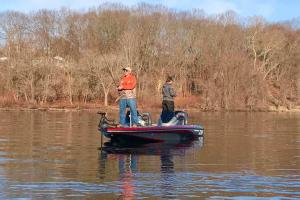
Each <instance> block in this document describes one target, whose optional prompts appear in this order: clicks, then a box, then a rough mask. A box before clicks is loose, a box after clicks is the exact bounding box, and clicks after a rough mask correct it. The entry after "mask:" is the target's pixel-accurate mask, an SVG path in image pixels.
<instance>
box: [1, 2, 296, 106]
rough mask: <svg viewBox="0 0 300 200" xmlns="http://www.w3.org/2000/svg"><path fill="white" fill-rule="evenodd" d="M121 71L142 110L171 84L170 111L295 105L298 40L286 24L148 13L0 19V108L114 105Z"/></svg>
mask: <svg viewBox="0 0 300 200" xmlns="http://www.w3.org/2000/svg"><path fill="white" fill-rule="evenodd" d="M125 65H128V66H131V67H132V68H133V69H134V71H135V74H136V76H137V77H138V88H137V92H138V99H139V102H138V103H139V104H142V103H151V102H160V101H159V100H160V88H161V86H162V84H163V83H164V81H165V78H166V75H173V76H174V77H175V80H176V84H175V88H176V89H177V92H178V94H179V97H178V98H177V105H180V104H182V105H191V106H194V107H199V108H201V109H205V110H222V109H224V110H229V109H249V110H255V109H266V108H268V107H269V106H274V107H279V106H284V107H287V108H294V107H295V106H298V105H299V94H300V80H299V77H300V74H299V73H300V72H299V69H300V31H299V30H297V29H295V28H292V27H291V26H289V25H288V24H269V23H267V22H265V21H264V20H263V19H261V18H259V17H252V18H249V19H246V20H245V19H241V18H239V16H237V15H236V14H235V13H234V12H231V11H228V12H226V13H224V14H220V15H218V16H206V15H205V13H203V12H202V11H199V10H194V11H191V12H175V11H172V10H169V9H167V8H164V7H161V6H150V5H147V4H140V5H138V6H136V7H134V8H127V7H123V6H122V5H101V6H100V7H99V8H98V9H91V10H89V11H86V12H79V11H74V10H69V9H61V10H58V11H57V10H56V11H53V10H39V11H37V12H33V13H29V14H25V13H21V12H14V11H8V12H2V13H0V104H1V106H9V105H17V104H20V103H21V102H25V103H27V104H35V105H45V104H46V105H48V104H49V103H56V102H61V101H68V102H69V103H70V104H73V103H74V102H84V103H89V102H98V101H99V100H101V102H102V103H103V104H105V105H107V104H112V103H113V102H114V99H115V98H116V96H117V93H116V91H115V84H116V82H117V80H118V78H119V76H120V75H121V70H120V68H121V66H125Z"/></svg>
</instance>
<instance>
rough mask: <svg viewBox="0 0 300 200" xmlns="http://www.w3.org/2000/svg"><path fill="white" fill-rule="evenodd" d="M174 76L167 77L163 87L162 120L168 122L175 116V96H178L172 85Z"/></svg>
mask: <svg viewBox="0 0 300 200" xmlns="http://www.w3.org/2000/svg"><path fill="white" fill-rule="evenodd" d="M172 84H173V78H172V77H171V76H168V77H167V80H166V83H165V84H164V85H163V87H162V96H163V101H162V113H161V120H162V122H163V123H166V122H168V121H170V120H171V119H172V117H174V107H175V106H174V97H176V92H175V90H174V89H173V87H172Z"/></svg>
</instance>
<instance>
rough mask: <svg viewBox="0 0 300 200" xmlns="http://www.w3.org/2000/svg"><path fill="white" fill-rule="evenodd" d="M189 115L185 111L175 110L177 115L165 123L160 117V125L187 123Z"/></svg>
mask: <svg viewBox="0 0 300 200" xmlns="http://www.w3.org/2000/svg"><path fill="white" fill-rule="evenodd" d="M187 119H188V115H187V113H186V112H184V111H175V116H174V117H173V118H172V119H171V120H170V121H168V122H165V123H163V121H162V119H161V118H160V119H159V122H158V125H160V126H175V125H186V124H187Z"/></svg>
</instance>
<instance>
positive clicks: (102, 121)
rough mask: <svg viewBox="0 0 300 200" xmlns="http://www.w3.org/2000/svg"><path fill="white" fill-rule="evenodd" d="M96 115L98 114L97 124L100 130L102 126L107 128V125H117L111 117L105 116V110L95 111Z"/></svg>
mask: <svg viewBox="0 0 300 200" xmlns="http://www.w3.org/2000/svg"><path fill="white" fill-rule="evenodd" d="M97 114H98V115H100V120H99V124H98V128H99V130H102V129H104V128H109V127H117V125H118V124H117V123H116V122H115V120H113V119H108V118H107V113H106V112H100V111H99V112H97Z"/></svg>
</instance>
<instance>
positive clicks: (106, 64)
mask: <svg viewBox="0 0 300 200" xmlns="http://www.w3.org/2000/svg"><path fill="white" fill-rule="evenodd" d="M103 59H104V63H105V66H106V68H107V70H108V72H109V75H110V77H111V79H112V80H113V82H114V84H115V86H116V87H119V84H118V82H117V81H116V79H115V78H114V76H113V73H112V71H111V68H110V67H109V64H108V63H107V61H106V59H105V57H104V56H103ZM118 93H119V96H118V97H117V98H116V100H115V102H118V101H119V100H120V98H121V97H122V96H123V94H121V92H120V91H119V90H118Z"/></svg>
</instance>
